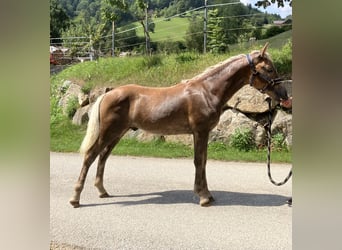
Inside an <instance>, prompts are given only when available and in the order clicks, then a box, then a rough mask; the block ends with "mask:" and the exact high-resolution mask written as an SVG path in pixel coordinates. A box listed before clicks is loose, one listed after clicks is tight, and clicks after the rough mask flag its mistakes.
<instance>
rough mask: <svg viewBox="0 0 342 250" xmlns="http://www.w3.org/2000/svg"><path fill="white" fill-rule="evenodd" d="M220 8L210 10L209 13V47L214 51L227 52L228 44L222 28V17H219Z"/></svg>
mask: <svg viewBox="0 0 342 250" xmlns="http://www.w3.org/2000/svg"><path fill="white" fill-rule="evenodd" d="M217 15H218V10H217V9H214V10H209V13H208V16H209V18H208V25H207V27H208V49H209V51H210V52H213V53H221V52H226V51H227V50H228V44H227V39H226V35H225V33H224V30H223V28H222V24H221V23H222V19H221V18H218V16H217Z"/></svg>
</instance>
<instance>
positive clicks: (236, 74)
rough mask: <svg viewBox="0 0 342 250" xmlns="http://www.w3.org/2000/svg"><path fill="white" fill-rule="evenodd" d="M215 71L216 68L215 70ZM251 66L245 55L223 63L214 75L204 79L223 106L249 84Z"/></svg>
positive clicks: (204, 83)
mask: <svg viewBox="0 0 342 250" xmlns="http://www.w3.org/2000/svg"><path fill="white" fill-rule="evenodd" d="M214 69H215V68H214ZM250 74H251V72H250V66H249V64H248V61H247V60H246V58H245V56H244V55H239V56H236V57H234V58H233V59H231V60H227V61H225V62H223V63H222V64H221V65H219V67H217V69H216V71H215V72H214V73H213V74H211V75H210V74H208V75H207V76H206V77H204V78H203V79H202V82H203V85H204V86H205V88H206V89H208V91H209V92H210V93H211V94H212V95H214V96H216V97H217V98H218V99H219V102H218V105H220V106H223V105H224V104H225V103H226V102H227V101H228V100H229V99H230V98H231V97H232V96H233V95H234V94H235V93H236V92H237V91H238V90H239V89H240V88H242V87H243V86H244V85H246V84H247V82H248V79H249V77H250Z"/></svg>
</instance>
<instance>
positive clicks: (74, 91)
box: [59, 81, 81, 114]
mask: <svg viewBox="0 0 342 250" xmlns="http://www.w3.org/2000/svg"><path fill="white" fill-rule="evenodd" d="M66 82H67V81H65V82H64V83H65V84H66ZM66 86H69V87H68V88H67V90H66V91H65V94H64V95H63V96H62V97H61V99H60V100H59V105H60V106H61V107H62V110H63V113H64V114H66V111H67V107H68V103H69V101H70V100H71V99H73V98H76V99H78V95H79V93H81V87H80V86H79V85H77V84H75V83H70V84H69V82H68V83H67V84H66Z"/></svg>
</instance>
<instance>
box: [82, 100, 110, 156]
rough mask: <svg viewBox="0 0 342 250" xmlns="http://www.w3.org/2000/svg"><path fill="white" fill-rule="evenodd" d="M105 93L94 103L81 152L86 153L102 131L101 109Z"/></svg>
mask: <svg viewBox="0 0 342 250" xmlns="http://www.w3.org/2000/svg"><path fill="white" fill-rule="evenodd" d="M103 97H104V94H103V95H101V96H99V97H98V98H97V100H96V102H95V104H94V105H93V107H92V109H91V112H90V117H89V121H88V126H87V133H86V135H85V137H84V139H83V141H82V144H81V147H80V153H82V154H84V153H86V152H87V151H88V150H89V149H90V148H91V147H92V146H93V145H94V143H95V142H96V140H97V138H98V137H99V132H100V119H99V109H100V103H101V101H102V99H103Z"/></svg>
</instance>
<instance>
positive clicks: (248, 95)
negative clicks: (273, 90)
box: [227, 85, 268, 113]
mask: <svg viewBox="0 0 342 250" xmlns="http://www.w3.org/2000/svg"><path fill="white" fill-rule="evenodd" d="M267 97H268V95H266V94H262V93H260V91H258V90H256V89H255V88H253V87H251V86H249V85H245V86H244V87H242V88H241V89H240V90H239V91H238V92H236V93H235V95H233V96H232V98H230V100H229V101H228V102H227V104H228V106H229V107H232V108H234V109H237V110H239V111H241V112H243V113H263V112H265V111H267V110H268V103H267V102H266V101H265V99H266V98H267Z"/></svg>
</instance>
